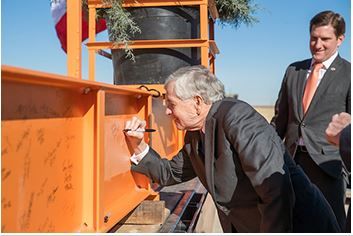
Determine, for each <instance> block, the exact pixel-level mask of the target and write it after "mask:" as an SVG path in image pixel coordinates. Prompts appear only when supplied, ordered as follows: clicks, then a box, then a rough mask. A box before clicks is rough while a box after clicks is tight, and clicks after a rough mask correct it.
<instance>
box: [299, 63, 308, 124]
mask: <svg viewBox="0 0 353 236" xmlns="http://www.w3.org/2000/svg"><path fill="white" fill-rule="evenodd" d="M309 68H310V60H308V61H307V62H306V64H305V65H304V68H303V69H300V71H299V75H298V77H299V78H298V80H299V82H298V88H297V89H298V90H297V91H298V92H297V96H298V97H297V98H298V100H297V101H298V105H297V109H298V110H297V112H298V114H299V117H300V119H303V117H304V111H303V103H302V101H303V96H304V89H305V84H306V75H307V73H308V70H309Z"/></svg>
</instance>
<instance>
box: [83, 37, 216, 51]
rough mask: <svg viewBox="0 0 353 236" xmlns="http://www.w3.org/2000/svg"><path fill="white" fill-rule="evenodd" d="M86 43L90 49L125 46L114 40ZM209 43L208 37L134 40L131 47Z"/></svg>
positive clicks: (184, 46)
mask: <svg viewBox="0 0 353 236" xmlns="http://www.w3.org/2000/svg"><path fill="white" fill-rule="evenodd" d="M86 45H87V47H88V49H90V50H92V49H93V50H98V49H103V48H110V49H124V48H125V45H124V44H123V43H113V42H95V43H87V44H86ZM208 45H209V43H208V40H207V39H166V40H134V41H131V42H130V43H129V47H130V48H132V49H144V48H188V47H208Z"/></svg>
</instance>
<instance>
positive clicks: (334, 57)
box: [310, 51, 338, 70]
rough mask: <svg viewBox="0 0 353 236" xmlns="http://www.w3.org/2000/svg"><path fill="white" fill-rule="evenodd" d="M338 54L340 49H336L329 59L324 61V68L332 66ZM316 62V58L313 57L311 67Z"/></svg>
mask: <svg viewBox="0 0 353 236" xmlns="http://www.w3.org/2000/svg"><path fill="white" fill-rule="evenodd" d="M337 55H338V51H336V52H335V53H334V54H333V55H332V56H331V57H330V58H329V59H327V60H326V61H324V62H323V63H322V64H323V65H324V67H323V69H325V70H326V69H327V68H329V67H330V66H331V64H332V62H333V61H334V60H335V59H336V57H337ZM314 63H315V60H314V58H313V59H311V66H310V68H311V67H312V66H313V64H314Z"/></svg>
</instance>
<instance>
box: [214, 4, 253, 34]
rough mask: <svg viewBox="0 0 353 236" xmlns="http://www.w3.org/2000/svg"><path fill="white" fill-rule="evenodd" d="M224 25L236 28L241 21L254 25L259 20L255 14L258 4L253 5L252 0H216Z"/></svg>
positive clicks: (220, 18)
mask: <svg viewBox="0 0 353 236" xmlns="http://www.w3.org/2000/svg"><path fill="white" fill-rule="evenodd" d="M215 2H216V7H217V10H218V13H219V20H220V23H221V24H222V25H230V26H233V27H235V28H237V27H239V25H240V24H241V23H244V24H246V25H252V24H253V23H256V22H258V20H257V19H256V18H255V17H254V16H253V14H254V13H255V11H256V10H258V9H259V7H258V5H256V4H254V5H252V3H251V2H252V1H251V0H215Z"/></svg>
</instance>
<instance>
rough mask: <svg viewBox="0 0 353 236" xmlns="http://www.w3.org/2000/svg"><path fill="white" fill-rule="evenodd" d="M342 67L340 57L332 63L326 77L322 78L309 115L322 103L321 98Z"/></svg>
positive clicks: (310, 106)
mask: <svg viewBox="0 0 353 236" xmlns="http://www.w3.org/2000/svg"><path fill="white" fill-rule="evenodd" d="M340 67H341V59H340V57H339V56H337V58H336V59H335V60H334V61H333V62H332V64H331V66H330V67H329V68H328V69H327V70H326V73H325V75H324V77H322V79H321V82H320V84H319V86H318V87H317V89H316V91H315V94H314V97H313V100H312V101H311V103H310V105H309V108H308V111H307V113H308V114H309V113H310V110H311V109H313V108H312V107H315V106H316V104H317V103H318V102H319V101H320V97H321V96H322V95H323V94H324V92H325V91H326V89H327V88H328V87H329V86H330V84H331V83H332V81H333V80H334V77H335V74H337V73H338V71H339V69H340Z"/></svg>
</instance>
